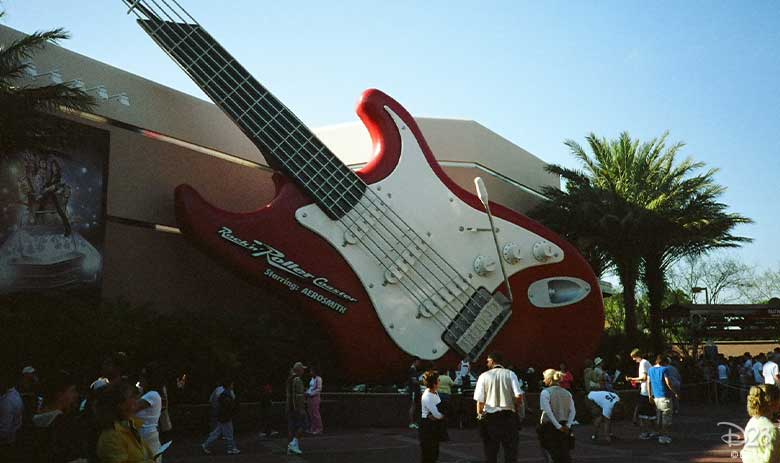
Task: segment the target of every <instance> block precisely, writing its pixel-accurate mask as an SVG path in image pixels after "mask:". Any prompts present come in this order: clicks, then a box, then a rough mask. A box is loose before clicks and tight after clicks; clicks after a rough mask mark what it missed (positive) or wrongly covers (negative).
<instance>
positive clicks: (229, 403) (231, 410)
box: [217, 389, 238, 423]
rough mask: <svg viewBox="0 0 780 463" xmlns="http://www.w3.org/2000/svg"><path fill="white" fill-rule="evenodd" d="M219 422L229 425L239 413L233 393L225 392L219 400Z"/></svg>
mask: <svg viewBox="0 0 780 463" xmlns="http://www.w3.org/2000/svg"><path fill="white" fill-rule="evenodd" d="M217 404H218V406H217V421H219V422H220V423H227V422H228V421H230V420H232V419H233V417H234V416H236V413H237V412H238V401H237V400H236V399H235V397H234V396H233V394H232V393H231V391H229V390H227V389H226V390H225V391H224V392H222V394H220V395H219V398H217Z"/></svg>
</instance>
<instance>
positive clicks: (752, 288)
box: [739, 265, 780, 304]
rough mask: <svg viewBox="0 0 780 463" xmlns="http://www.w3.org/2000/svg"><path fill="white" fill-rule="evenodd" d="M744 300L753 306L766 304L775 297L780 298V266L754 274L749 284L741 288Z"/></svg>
mask: <svg viewBox="0 0 780 463" xmlns="http://www.w3.org/2000/svg"><path fill="white" fill-rule="evenodd" d="M739 292H740V295H741V297H742V299H743V300H745V301H746V302H748V303H752V304H765V303H766V302H767V301H769V299H771V298H773V297H778V298H780V265H779V266H778V268H777V269H776V270H775V269H771V268H770V269H766V270H764V271H763V272H757V271H756V272H753V276H752V278H751V280H750V283H749V284H746V285H744V286H741V287H740V288H739Z"/></svg>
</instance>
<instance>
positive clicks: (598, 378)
mask: <svg viewBox="0 0 780 463" xmlns="http://www.w3.org/2000/svg"><path fill="white" fill-rule="evenodd" d="M603 365H604V359H602V358H601V357H596V358H595V359H594V360H593V369H592V370H591V371H590V375H589V376H587V377H586V378H585V381H586V383H585V390H586V392H590V391H595V390H597V389H598V388H599V385H600V384H601V383H602V382H603V381H604V369H603V368H602V367H603Z"/></svg>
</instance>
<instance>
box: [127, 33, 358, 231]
mask: <svg viewBox="0 0 780 463" xmlns="http://www.w3.org/2000/svg"><path fill="white" fill-rule="evenodd" d="M139 22H140V23H141V25H142V27H144V30H146V32H147V33H149V34H150V35H151V36H152V37H153V38H154V39H155V41H157V42H158V44H160V45H161V46H162V47H163V48H164V49H165V50H166V52H168V53H169V55H171V57H172V58H173V59H174V60H175V61H176V62H177V63H178V64H179V65H180V66H181V67H182V69H183V70H184V71H185V72H187V74H189V75H190V76H192V78H193V80H195V82H196V83H198V85H199V86H200V87H201V89H203V91H204V92H206V94H207V95H209V97H211V99H212V100H213V101H214V102H215V103H216V104H217V106H219V107H220V108H221V109H222V110H223V111H224V112H225V113H226V114H227V115H228V116H229V117H230V118H231V119H232V120H233V121H235V123H236V124H237V125H238V126H239V127H240V128H241V130H242V131H243V132H244V133H245V134H246V135H247V136H249V137H250V139H251V140H252V141H253V143H254V144H255V145H257V146H258V148H260V150H261V152H262V153H263V155H264V156H266V157H268V158H269V160H270V159H273V160H275V161H276V162H277V163H278V164H279V165H280V166H281V167H282V170H283V171H285V172H286V173H287V174H288V175H290V176H291V177H293V178H294V179H295V180H296V183H298V184H299V185H300V186H301V187H302V188H303V190H304V191H306V193H307V194H309V195H310V196H311V197H312V199H314V200H315V201H316V202H317V204H319V205H320V206H321V207H322V208H323V210H324V211H325V212H326V213H327V214H328V216H330V217H331V218H332V219H338V218H339V217H341V216H342V215H343V214H344V213H346V212H348V211H349V210H351V209H352V208H353V207H354V206H355V204H356V203H357V201H358V200H359V199H360V198H361V197H362V196H363V194H364V191H365V184H363V183H362V181H361V180H360V179H359V178H358V177H357V176H356V175H355V173H354V172H353V171H352V170H351V169H349V167H347V166H345V165H344V164H343V163H342V162H341V161H339V160H338V158H336V157H335V155H334V154H333V153H332V152H330V150H329V149H328V148H327V147H326V146H325V145H324V144H323V143H322V142H321V141H320V140H319V139H318V138H317V137H316V135H314V134H313V133H312V132H311V131H310V130H308V128H306V126H305V125H304V124H303V123H302V122H301V121H300V120H299V119H298V118H297V117H295V115H294V114H293V113H292V112H291V111H290V110H289V109H288V108H287V107H285V106H284V105H283V104H282V103H281V102H280V101H279V100H278V99H276V97H274V96H273V95H272V94H271V93H270V92H269V91H268V90H267V89H266V88H264V87H263V86H262V85H260V84H259V83H258V82H257V81H256V80H254V78H253V77H252V76H251V75H250V74H249V73H248V72H247V71H246V69H244V68H243V67H242V66H241V65H240V63H238V62H237V61H236V60H235V59H234V58H233V57H232V56H231V55H230V54H229V53H227V52H226V51H225V50H224V48H223V47H222V46H220V45H219V43H217V42H216V41H215V40H214V39H213V38H212V37H211V36H210V35H208V33H206V32H205V31H204V30H203V29H202V27H200V25H198V24H194V25H193V24H189V23H177V22H160V21H159V20H141V21H139Z"/></svg>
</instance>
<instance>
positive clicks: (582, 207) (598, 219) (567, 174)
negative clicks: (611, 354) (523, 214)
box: [531, 165, 641, 339]
mask: <svg viewBox="0 0 780 463" xmlns="http://www.w3.org/2000/svg"><path fill="white" fill-rule="evenodd" d="M547 170H548V171H550V172H553V173H556V174H558V175H560V176H561V177H562V178H563V179H564V181H565V182H566V189H565V190H559V189H557V188H546V189H545V191H544V193H545V195H547V197H548V198H549V201H546V202H543V203H541V204H540V205H539V206H538V207H537V208H536V209H534V210H533V211H531V216H532V217H534V218H536V219H538V220H540V221H541V222H543V223H544V224H545V225H547V226H548V227H550V228H551V229H553V230H555V231H557V232H558V233H561V234H562V235H563V236H565V237H566V238H567V239H568V240H569V241H571V242H572V243H574V244H575V245H576V246H577V247H578V249H579V250H580V251H581V252H582V253H583V255H584V256H585V257H586V259H588V262H589V263H590V264H591V267H592V268H593V270H594V272H595V273H596V274H597V275H598V276H601V275H602V274H603V273H604V272H605V271H607V270H609V269H611V268H614V269H615V271H616V272H617V274H618V276H619V277H620V282H621V285H622V286H623V307H624V310H625V317H624V322H623V327H624V331H625V332H626V334H627V336H628V337H629V338H631V339H636V336H637V334H638V328H637V316H636V296H635V290H636V283H637V280H638V279H639V269H640V263H641V255H640V254H639V252H638V249H639V247H638V241H637V239H636V238H637V237H638V236H639V229H638V227H639V225H640V222H639V221H638V220H637V219H638V216H637V213H636V211H635V210H634V208H633V207H632V206H631V205H630V204H628V203H627V202H626V201H624V200H623V199H622V198H620V197H619V196H617V195H615V194H614V192H611V191H609V190H605V189H601V188H598V187H596V186H595V185H594V183H593V181H592V179H591V177H590V176H588V175H586V174H584V173H582V172H578V171H575V170H571V169H566V168H564V167H560V166H556V165H550V166H548V167H547Z"/></svg>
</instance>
